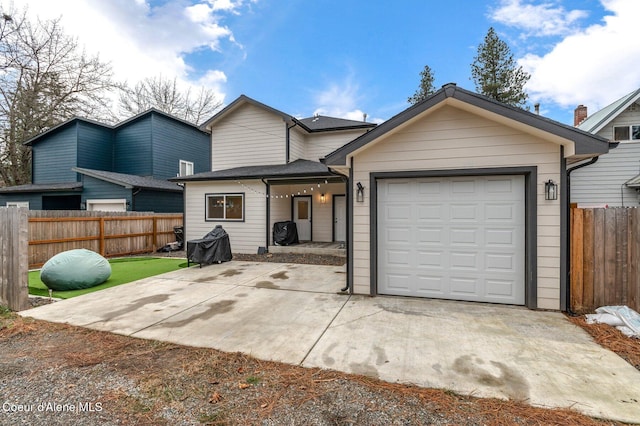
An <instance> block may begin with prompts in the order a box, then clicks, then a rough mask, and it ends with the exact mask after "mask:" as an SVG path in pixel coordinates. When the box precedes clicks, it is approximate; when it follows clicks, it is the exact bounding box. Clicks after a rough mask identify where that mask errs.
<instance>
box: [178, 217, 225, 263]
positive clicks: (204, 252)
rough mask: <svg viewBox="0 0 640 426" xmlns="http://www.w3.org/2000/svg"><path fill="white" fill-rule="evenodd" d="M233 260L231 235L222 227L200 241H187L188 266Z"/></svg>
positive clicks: (217, 227)
mask: <svg viewBox="0 0 640 426" xmlns="http://www.w3.org/2000/svg"><path fill="white" fill-rule="evenodd" d="M232 258H233V255H232V254H231V244H230V243H229V235H228V234H227V231H225V230H224V229H223V228H222V225H216V227H215V228H214V229H213V230H212V231H210V232H209V233H208V234H207V235H205V236H204V237H203V238H201V239H199V240H189V241H187V266H189V264H190V263H191V262H193V263H199V264H200V266H202V265H211V264H212V263H222V262H228V261H230V260H231V259H232Z"/></svg>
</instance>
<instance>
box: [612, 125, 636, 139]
mask: <svg viewBox="0 0 640 426" xmlns="http://www.w3.org/2000/svg"><path fill="white" fill-rule="evenodd" d="M613 140H616V141H637V140H640V125H631V126H616V127H614V128H613Z"/></svg>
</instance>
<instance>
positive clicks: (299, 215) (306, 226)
mask: <svg viewBox="0 0 640 426" xmlns="http://www.w3.org/2000/svg"><path fill="white" fill-rule="evenodd" d="M293 221H294V222H295V223H296V227H297V228H298V240H300V241H311V197H310V196H302V197H294V199H293Z"/></svg>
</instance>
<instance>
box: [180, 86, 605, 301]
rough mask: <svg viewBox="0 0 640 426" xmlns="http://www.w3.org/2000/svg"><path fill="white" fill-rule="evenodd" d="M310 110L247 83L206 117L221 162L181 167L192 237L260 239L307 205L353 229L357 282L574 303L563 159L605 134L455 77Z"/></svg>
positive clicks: (400, 290) (319, 234)
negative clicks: (390, 103) (366, 103)
mask: <svg viewBox="0 0 640 426" xmlns="http://www.w3.org/2000/svg"><path fill="white" fill-rule="evenodd" d="M313 120H314V119H313V118H312V119H305V120H296V119H294V118H293V117H290V116H287V115H286V114H282V113H280V112H278V111H277V110H273V109H271V108H270V107H267V106H265V105H262V104H259V103H257V102H255V101H252V100H250V99H249V98H246V97H241V98H240V99H238V100H237V101H235V102H234V103H232V104H231V105H229V107H227V108H226V109H225V110H223V111H221V112H220V113H219V114H218V115H216V116H214V117H213V118H212V119H211V120H210V121H209V122H207V123H206V126H207V128H208V129H209V130H210V131H211V137H212V155H213V163H212V164H213V166H214V167H213V171H211V172H207V173H201V174H196V175H193V176H189V177H185V178H179V179H175V180H180V181H181V182H184V184H185V224H186V236H187V239H191V238H199V237H201V236H202V235H204V234H205V233H206V231H208V230H210V229H211V228H213V227H214V226H215V225H217V224H221V225H223V226H224V227H225V229H226V230H227V231H228V233H229V236H230V240H231V246H232V248H233V250H234V251H237V252H250V253H255V252H256V250H257V249H258V248H259V247H265V246H268V245H269V244H270V230H271V229H272V226H273V223H274V222H275V221H279V220H287V219H291V218H294V219H296V218H297V219H300V215H301V214H300V211H301V210H304V212H305V214H308V215H309V216H310V217H313V218H314V219H313V220H312V224H311V231H310V232H309V233H307V234H305V235H306V236H307V237H308V238H311V239H312V240H316V239H320V240H324V239H326V240H331V239H333V240H338V239H339V238H342V235H343V234H342V233H344V235H345V237H346V246H347V287H348V289H349V291H351V292H353V293H357V294H363V295H372V296H375V295H378V294H386V295H399V296H412V297H428V298H442V299H455V300H467V301H480V302H491V303H504V304H513V305H525V306H527V307H530V308H541V309H556V310H558V309H566V307H567V300H568V299H567V292H568V286H567V273H568V269H567V252H568V248H567V238H566V236H567V231H568V223H567V222H568V220H567V216H568V205H569V204H568V199H567V196H566V194H567V191H566V190H567V173H566V171H567V167H568V166H569V165H571V164H573V163H577V162H581V161H583V160H585V159H589V158H592V157H594V156H597V155H600V154H604V153H606V152H608V150H609V143H608V141H607V139H605V138H603V137H600V136H596V135H593V134H591V133H588V132H584V131H582V130H580V129H576V128H574V127H572V126H567V125H564V124H561V123H558V122H556V121H553V120H549V119H546V118H544V117H541V116H539V115H536V114H533V113H530V112H527V111H524V110H522V109H519V108H514V107H510V106H507V105H504V104H501V103H499V102H496V101H494V100H491V99H489V98H486V97H484V96H481V95H478V94H476V93H473V92H470V91H467V90H464V89H462V88H459V87H457V86H456V85H455V84H448V85H446V86H444V87H443V88H442V89H440V90H439V91H437V92H436V93H435V94H433V95H432V96H430V97H429V98H427V99H425V100H424V101H422V102H420V103H418V104H416V105H414V106H412V107H410V108H408V109H407V110H405V111H403V112H401V113H400V114H398V115H396V116H395V117H393V118H391V119H389V120H388V121H386V122H384V123H382V124H380V125H378V126H375V127H374V126H371V125H368V124H367V123H361V122H355V123H353V122H342V121H340V120H336V119H328V118H327V119H326V120H327V122H334V124H333V125H327V126H324V125H323V120H325V118H324V117H318V120H316V121H315V122H314V121H313ZM314 123H315V124H316V125H317V127H312V126H314ZM327 124H328V123H327ZM321 129H322V130H324V131H326V133H324V132H323V131H321ZM322 150H325V153H324V154H323V153H322ZM309 152H313V153H314V156H316V157H324V158H323V160H322V162H321V164H320V163H318V162H317V161H313V159H311V158H309V157H310V155H309ZM287 160H288V161H287ZM240 164H245V166H239V165H240ZM305 190H306V193H304V191H305ZM298 194H299V195H298ZM322 194H324V200H325V202H324V203H323V202H322V199H323V197H322ZM300 198H302V199H306V200H307V201H308V204H307V206H306V207H302V206H299V205H297V204H298V202H299V199H300ZM328 204H329V205H330V206H333V207H332V208H330V207H329V206H328ZM305 209H306V210H305ZM343 210H344V211H345V213H344V216H343V213H342V211H343ZM296 216H297V217H296ZM303 216H304V215H303ZM343 217H344V220H345V221H346V224H345V225H344V230H342V229H340V231H338V230H337V228H338V226H337V225H336V223H337V222H339V221H341V220H343ZM316 219H317V220H318V221H319V222H320V225H317V222H316ZM332 222H334V223H332Z"/></svg>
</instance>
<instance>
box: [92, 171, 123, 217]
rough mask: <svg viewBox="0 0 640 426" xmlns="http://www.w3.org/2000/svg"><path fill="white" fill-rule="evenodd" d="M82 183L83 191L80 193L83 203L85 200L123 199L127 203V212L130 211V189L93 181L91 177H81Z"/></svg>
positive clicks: (96, 180)
mask: <svg viewBox="0 0 640 426" xmlns="http://www.w3.org/2000/svg"><path fill="white" fill-rule="evenodd" d="M82 182H83V185H84V191H83V192H82V202H83V203H84V202H86V201H87V200H103V199H113V198H117V199H120V198H124V199H126V200H127V202H128V203H129V206H127V210H131V207H130V206H131V189H127V188H124V187H122V186H120V185H115V184H113V183H109V182H105V181H102V180H99V179H95V178H92V177H91V176H83V178H82Z"/></svg>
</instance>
